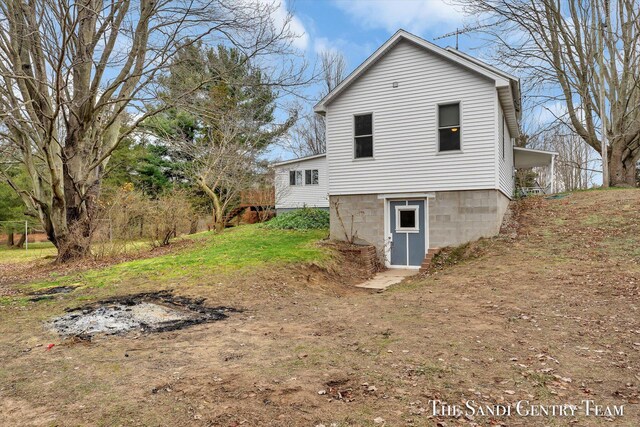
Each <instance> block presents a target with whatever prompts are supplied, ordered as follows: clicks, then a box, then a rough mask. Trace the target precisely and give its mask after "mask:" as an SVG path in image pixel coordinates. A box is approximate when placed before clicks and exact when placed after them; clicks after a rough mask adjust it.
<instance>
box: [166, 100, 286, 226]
mask: <svg viewBox="0 0 640 427" xmlns="http://www.w3.org/2000/svg"><path fill="white" fill-rule="evenodd" d="M215 120H216V127H215V128H209V129H208V130H207V135H202V136H201V137H199V138H194V139H189V138H185V139H182V140H174V141H173V144H174V145H175V146H176V147H177V148H178V149H179V150H181V151H182V152H183V153H185V155H187V154H188V155H189V158H190V161H189V162H188V163H187V164H186V165H185V172H186V173H187V175H188V176H189V177H191V178H192V179H193V181H194V182H195V184H196V185H197V186H198V187H199V188H200V189H201V190H202V191H203V192H204V193H205V194H206V195H207V197H209V199H211V202H212V203H213V224H214V227H215V229H216V230H217V231H220V230H222V229H223V228H224V227H225V225H226V218H225V215H226V214H227V213H228V210H229V207H230V206H232V205H233V204H234V203H235V202H237V201H238V199H239V197H240V194H241V192H242V191H244V190H247V189H250V188H252V184H253V183H254V181H255V179H256V167H257V164H258V157H259V155H260V154H261V153H262V151H263V150H264V146H263V143H262V139H263V138H264V134H263V132H262V131H261V130H260V129H257V128H254V129H250V128H249V127H248V126H247V123H248V122H247V121H246V119H245V118H243V117H238V115H237V111H225V112H224V113H222V115H220V116H218V117H217V118H216V119H215ZM285 126H286V125H285ZM274 132H279V130H274Z"/></svg>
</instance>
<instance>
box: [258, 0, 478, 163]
mask: <svg viewBox="0 0 640 427" xmlns="http://www.w3.org/2000/svg"><path fill="white" fill-rule="evenodd" d="M263 1H271V0H263ZM275 1H280V6H281V9H280V10H279V11H278V12H277V13H278V15H280V16H281V15H282V14H283V13H284V10H285V9H286V10H288V11H289V12H290V13H292V14H293V21H292V22H291V24H290V25H291V30H292V31H294V32H295V33H296V34H300V35H301V37H299V38H298V39H297V40H296V42H295V43H294V45H295V46H296V47H297V48H298V49H300V50H301V51H304V54H305V57H306V58H307V60H308V62H309V63H311V64H313V63H314V62H316V59H317V55H318V54H319V53H320V52H321V51H323V50H338V51H340V52H341V53H342V54H343V55H344V57H345V59H346V62H347V70H346V73H347V74H348V73H350V72H351V71H352V70H353V69H354V68H356V67H357V66H358V65H360V64H361V63H362V62H363V61H364V60H365V59H366V58H367V57H368V56H369V55H371V54H372V53H373V52H374V51H375V50H376V49H377V48H378V47H380V45H382V44H383V43H384V42H385V41H386V40H387V39H388V38H389V37H391V35H393V34H394V33H395V32H396V31H397V30H398V29H400V28H402V29H404V30H407V31H410V32H412V33H414V34H416V35H418V36H420V37H423V38H424V39H426V40H429V41H432V42H434V43H436V44H438V45H440V46H443V47H444V46H450V45H451V46H454V45H455V37H450V38H447V39H443V40H435V41H434V40H433V39H434V38H435V37H437V36H440V35H443V34H446V33H449V32H451V31H455V30H456V28H457V27H462V26H463V25H464V22H465V20H464V19H463V14H462V13H461V12H460V11H459V10H456V9H457V8H456V7H454V6H453V5H451V4H450V3H446V2H444V1H441V0H275ZM459 41H460V45H459V48H460V50H462V51H465V52H468V53H471V54H473V55H474V56H480V55H479V54H480V53H481V52H478V51H474V50H473V48H474V45H473V39H472V38H471V37H469V36H464V35H463V36H461V37H460V40H459ZM304 92H305V94H306V95H307V96H309V97H314V96H316V94H317V93H318V92H319V87H310V88H307V89H306V90H305V91H304ZM312 104H313V103H312V102H309V105H308V108H309V111H310V110H311V108H312ZM269 157H273V158H292V157H295V156H294V154H293V153H289V152H287V151H286V150H283V149H282V148H281V147H279V148H275V149H274V150H272V151H271V152H270V153H269Z"/></svg>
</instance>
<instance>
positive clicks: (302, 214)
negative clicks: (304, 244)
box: [264, 208, 329, 230]
mask: <svg viewBox="0 0 640 427" xmlns="http://www.w3.org/2000/svg"><path fill="white" fill-rule="evenodd" d="M264 226H265V227H267V228H279V229H283V230H311V229H317V228H329V212H328V211H326V210H323V209H314V208H302V209H297V210H295V211H290V212H285V213H283V214H280V215H278V216H276V217H275V218H273V219H272V220H270V221H269V222H267V223H265V225H264Z"/></svg>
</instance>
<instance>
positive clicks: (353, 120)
mask: <svg viewBox="0 0 640 427" xmlns="http://www.w3.org/2000/svg"><path fill="white" fill-rule="evenodd" d="M367 115H371V135H358V136H360V137H363V136H371V157H356V117H357V116H367ZM375 133H376V129H375V117H374V114H373V111H370V112H362V113H355V114H353V115H352V117H351V140H352V148H351V149H352V153H351V160H352V161H354V162H362V161H367V160H374V159H375V158H376V139H375V136H374V135H375Z"/></svg>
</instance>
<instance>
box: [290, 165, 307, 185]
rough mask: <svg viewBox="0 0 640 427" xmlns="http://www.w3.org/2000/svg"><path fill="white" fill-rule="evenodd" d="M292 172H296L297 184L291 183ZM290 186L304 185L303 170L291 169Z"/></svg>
mask: <svg viewBox="0 0 640 427" xmlns="http://www.w3.org/2000/svg"><path fill="white" fill-rule="evenodd" d="M291 172H293V173H294V174H295V184H291ZM298 176H300V180H299V181H298ZM288 178H289V187H302V186H303V185H304V174H303V173H302V170H298V169H293V170H291V169H290V170H289V177H288Z"/></svg>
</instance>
